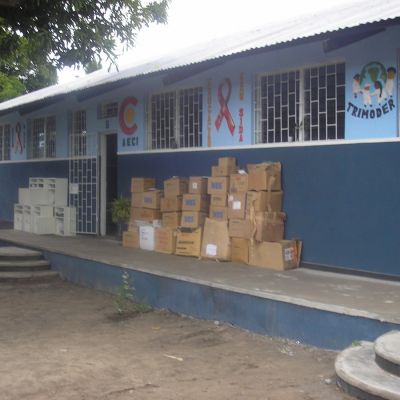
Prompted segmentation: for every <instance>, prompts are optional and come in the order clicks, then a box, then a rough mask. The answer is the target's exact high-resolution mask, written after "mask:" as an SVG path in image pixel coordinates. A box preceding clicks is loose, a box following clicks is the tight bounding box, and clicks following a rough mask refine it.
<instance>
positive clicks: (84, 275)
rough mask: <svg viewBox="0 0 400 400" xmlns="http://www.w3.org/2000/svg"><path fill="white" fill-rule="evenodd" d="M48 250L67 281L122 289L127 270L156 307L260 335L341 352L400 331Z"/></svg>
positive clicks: (369, 320)
mask: <svg viewBox="0 0 400 400" xmlns="http://www.w3.org/2000/svg"><path fill="white" fill-rule="evenodd" d="M43 250H44V255H45V258H46V259H48V260H49V261H50V262H51V264H52V266H53V268H54V269H55V270H57V271H59V273H60V274H61V276H62V277H63V278H64V279H66V280H68V281H71V282H74V283H76V284H80V285H83V286H87V287H92V288H95V289H99V290H104V291H108V292H116V291H117V289H118V288H119V287H120V285H121V282H122V281H121V275H122V272H123V271H124V270H126V271H128V272H129V274H130V276H131V277H132V279H133V282H134V285H135V287H136V291H137V295H138V297H139V298H140V299H142V300H143V301H145V302H146V303H148V304H150V305H151V306H153V307H155V308H161V309H168V310H170V311H173V312H177V313H181V314H185V315H190V316H193V317H196V318H200V319H208V320H219V321H224V322H227V323H230V324H233V325H235V326H238V327H240V328H243V329H247V330H249V331H253V332H256V333H259V334H264V335H269V336H275V337H282V338H287V339H291V340H294V341H299V342H301V343H304V344H308V345H313V346H316V347H321V348H326V349H333V350H339V349H343V348H344V347H347V346H349V345H350V344H351V343H352V342H353V341H356V340H369V341H373V340H375V339H376V338H377V337H378V336H380V335H382V334H383V333H385V332H387V331H389V330H393V329H400V324H396V323H391V322H385V321H382V320H380V319H376V318H371V316H370V315H368V316H365V315H351V314H350V313H349V312H348V311H349V310H344V309H343V308H342V307H337V308H339V309H340V311H339V310H332V309H334V308H335V307H332V309H331V310H327V309H321V308H318V307H316V304H315V303H312V304H307V305H306V304H299V302H297V299H291V300H292V301H289V298H288V299H285V300H286V301H285V300H282V299H279V298H272V297H266V296H260V294H259V293H253V292H249V291H245V290H243V291H240V290H237V289H235V288H230V287H224V286H223V287H218V285H216V284H211V283H209V282H201V281H199V280H191V279H185V277H182V276H174V275H170V276H168V275H167V274H165V273H163V274H161V273H160V274H158V273H154V271H152V272H149V271H145V270H143V269H140V268H139V267H136V266H131V265H125V264H122V265H111V264H107V262H106V261H103V262H99V261H96V260H90V259H87V258H81V257H79V256H71V255H67V254H62V253H60V252H52V251H47V250H45V249H43ZM276 297H278V296H276ZM279 297H280V296H279ZM304 303H310V302H306V301H304ZM325 308H327V307H325ZM346 311H347V312H346ZM356 311H357V312H358V313H359V310H356ZM359 314H360V313H359ZM365 314H368V313H365Z"/></svg>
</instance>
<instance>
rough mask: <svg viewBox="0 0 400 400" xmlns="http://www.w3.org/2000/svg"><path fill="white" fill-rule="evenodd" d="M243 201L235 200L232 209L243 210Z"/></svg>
mask: <svg viewBox="0 0 400 400" xmlns="http://www.w3.org/2000/svg"><path fill="white" fill-rule="evenodd" d="M241 208H242V202H241V201H234V202H233V204H232V210H241Z"/></svg>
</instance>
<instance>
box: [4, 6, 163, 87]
mask: <svg viewBox="0 0 400 400" xmlns="http://www.w3.org/2000/svg"><path fill="white" fill-rule="evenodd" d="M168 2H169V0H159V1H154V0H153V1H147V0H96V1H94V0H0V54H1V61H0V72H2V73H3V74H4V75H6V76H9V77H10V79H11V80H12V81H13V82H14V78H17V79H19V80H20V81H21V83H23V85H24V86H25V91H32V90H35V89H38V88H40V87H44V86H47V85H49V84H52V83H54V82H55V80H56V70H57V69H61V68H63V67H65V66H69V67H72V66H75V67H83V68H85V69H86V70H89V71H91V70H94V69H96V66H99V65H101V64H100V62H101V60H102V59H105V60H106V62H109V63H110V64H111V63H114V64H115V62H116V57H117V53H116V52H117V48H118V45H119V44H120V43H122V44H123V45H124V49H125V50H126V49H129V48H131V47H132V46H133V45H134V43H135V39H136V35H137V33H138V31H139V30H140V29H141V28H143V27H144V26H148V25H149V24H151V23H153V22H155V23H165V22H166V18H167V8H168Z"/></svg>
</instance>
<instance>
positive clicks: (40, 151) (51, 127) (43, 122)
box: [30, 116, 56, 158]
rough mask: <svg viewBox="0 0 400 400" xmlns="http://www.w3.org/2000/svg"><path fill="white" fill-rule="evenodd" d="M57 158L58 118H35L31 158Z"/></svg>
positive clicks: (31, 139)
mask: <svg viewBox="0 0 400 400" xmlns="http://www.w3.org/2000/svg"><path fill="white" fill-rule="evenodd" d="M55 156H56V117H55V116H49V117H42V118H35V119H34V120H33V123H32V131H31V135H30V158H54V157H55Z"/></svg>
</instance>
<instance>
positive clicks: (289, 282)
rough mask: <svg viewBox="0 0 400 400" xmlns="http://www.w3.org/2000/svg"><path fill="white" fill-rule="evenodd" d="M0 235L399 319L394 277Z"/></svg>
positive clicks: (82, 239)
mask: <svg viewBox="0 0 400 400" xmlns="http://www.w3.org/2000/svg"><path fill="white" fill-rule="evenodd" d="M0 241H7V242H8V243H13V244H16V245H21V246H24V247H31V248H35V249H40V250H46V251H51V252H56V253H60V254H65V255H69V256H74V257H79V258H83V259H87V260H91V261H97V262H101V263H105V264H109V265H113V266H119V267H125V268H131V269H134V270H137V271H141V272H147V273H150V274H154V275H159V276H163V277H169V278H174V279H178V280H182V281H186V282H192V283H198V284H204V285H208V286H211V287H214V288H220V289H226V290H230V291H233V292H237V293H244V294H250V295H253V296H258V297H262V298H267V299H272V300H278V301H282V302H287V303H292V304H298V305H302V306H306V307H312V308H315V309H319V310H325V311H331V312H337V313H340V314H345V315H351V316H359V317H364V318H370V319H375V320H379V321H384V322H391V323H396V324H399V323H400V282H390V281H383V280H376V279H371V278H364V277H355V276H349V275H342V274H337V273H328V272H321V271H314V270H308V269H303V268H299V269H297V270H290V271H285V272H274V271H270V270H266V269H262V268H257V267H252V266H245V265H242V264H236V263H227V262H224V263H222V262H221V263H217V262H213V261H206V260H198V259H195V258H189V257H178V256H173V255H164V254H160V253H156V252H147V251H143V250H136V249H128V248H123V247H122V246H121V244H120V243H118V242H117V241H114V240H107V239H101V238H96V237H86V236H77V237H72V238H66V237H57V236H52V235H51V236H39V235H34V234H30V233H25V232H18V231H13V230H0Z"/></svg>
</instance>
